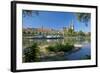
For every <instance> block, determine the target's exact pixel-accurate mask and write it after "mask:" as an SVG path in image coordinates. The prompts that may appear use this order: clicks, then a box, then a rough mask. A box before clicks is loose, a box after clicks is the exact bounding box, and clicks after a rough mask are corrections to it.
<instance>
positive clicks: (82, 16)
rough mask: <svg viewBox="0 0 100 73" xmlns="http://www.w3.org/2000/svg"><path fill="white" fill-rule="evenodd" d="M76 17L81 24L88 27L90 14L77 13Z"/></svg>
mask: <svg viewBox="0 0 100 73" xmlns="http://www.w3.org/2000/svg"><path fill="white" fill-rule="evenodd" d="M76 16H77V19H78V20H79V21H80V22H83V23H85V25H86V26H88V22H89V20H90V18H91V14H90V13H76Z"/></svg>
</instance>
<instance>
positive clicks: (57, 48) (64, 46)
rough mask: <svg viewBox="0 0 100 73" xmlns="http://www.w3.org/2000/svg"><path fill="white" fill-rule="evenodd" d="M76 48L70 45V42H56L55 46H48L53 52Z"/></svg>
mask: <svg viewBox="0 0 100 73" xmlns="http://www.w3.org/2000/svg"><path fill="white" fill-rule="evenodd" d="M73 48H74V46H73V45H70V44H68V43H66V44H56V45H55V46H48V47H47V49H48V50H49V51H52V52H61V51H63V52H68V51H71V50H72V49H73Z"/></svg>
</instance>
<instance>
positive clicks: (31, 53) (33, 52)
mask: <svg viewBox="0 0 100 73" xmlns="http://www.w3.org/2000/svg"><path fill="white" fill-rule="evenodd" d="M38 53H39V50H38V47H37V44H36V43H34V44H33V45H32V46H31V47H28V48H26V49H25V50H24V61H25V62H37V61H39V58H38Z"/></svg>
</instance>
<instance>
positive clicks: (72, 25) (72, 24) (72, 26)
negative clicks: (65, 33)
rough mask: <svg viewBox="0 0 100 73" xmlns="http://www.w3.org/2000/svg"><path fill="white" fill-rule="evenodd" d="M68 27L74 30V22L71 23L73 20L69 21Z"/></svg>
mask: <svg viewBox="0 0 100 73" xmlns="http://www.w3.org/2000/svg"><path fill="white" fill-rule="evenodd" d="M70 29H72V30H74V23H73V20H72V21H71V24H70Z"/></svg>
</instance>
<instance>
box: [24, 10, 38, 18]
mask: <svg viewBox="0 0 100 73" xmlns="http://www.w3.org/2000/svg"><path fill="white" fill-rule="evenodd" d="M33 15H39V11H33V10H23V16H24V17H25V16H33Z"/></svg>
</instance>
